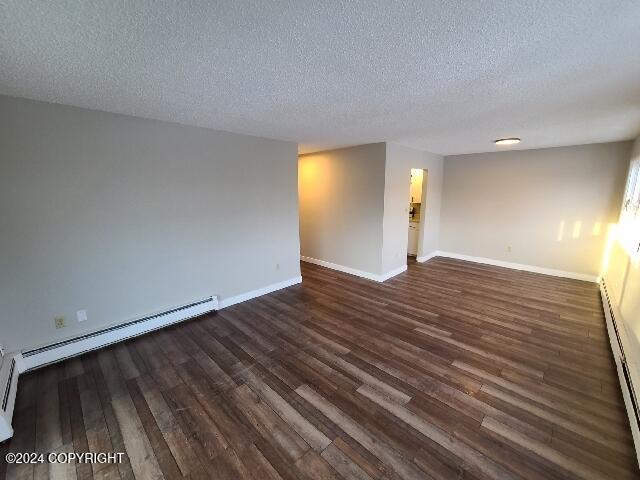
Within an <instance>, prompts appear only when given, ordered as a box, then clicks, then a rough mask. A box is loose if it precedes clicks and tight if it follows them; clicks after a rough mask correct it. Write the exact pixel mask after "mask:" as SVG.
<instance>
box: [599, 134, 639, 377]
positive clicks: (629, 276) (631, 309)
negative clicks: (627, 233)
mask: <svg viewBox="0 0 640 480" xmlns="http://www.w3.org/2000/svg"><path fill="white" fill-rule="evenodd" d="M630 157H631V160H633V159H636V158H639V157H640V137H639V138H638V139H636V141H635V143H634V145H633V150H632V152H631V155H630ZM627 163H629V161H628V160H627ZM606 267H607V268H606V271H605V272H604V275H603V277H604V280H605V282H606V285H607V289H608V291H609V294H610V296H611V298H612V300H613V302H614V304H615V305H616V306H617V307H618V312H619V314H620V315H621V317H622V318H616V320H617V321H618V322H621V323H622V324H623V325H624V329H625V333H626V335H625V337H623V339H624V340H628V344H627V345H625V353H626V355H627V357H628V358H627V360H628V361H629V364H630V366H631V369H632V375H633V381H634V384H635V385H636V386H640V257H638V256H635V257H633V258H632V257H630V256H629V254H628V253H627V252H626V250H625V249H624V247H623V246H622V245H621V244H620V243H619V242H618V241H617V240H616V241H614V242H613V243H612V244H611V249H610V251H609V255H608V258H607V265H606Z"/></svg>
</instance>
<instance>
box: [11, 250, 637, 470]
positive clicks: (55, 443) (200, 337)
mask: <svg viewBox="0 0 640 480" xmlns="http://www.w3.org/2000/svg"><path fill="white" fill-rule="evenodd" d="M302 272H303V278H304V281H303V283H302V285H299V286H295V287H290V288H288V289H285V290H281V291H278V292H275V293H272V294H269V295H266V296H263V297H260V298H258V299H254V300H251V301H249V302H246V303H243V304H239V305H235V306H233V307H230V308H228V309H225V310H222V311H220V312H219V313H217V314H211V315H206V316H203V317H200V318H198V319H195V320H192V321H188V322H185V323H182V324H180V325H176V326H174V327H171V328H168V329H165V330H162V331H158V332H155V333H152V334H149V335H145V336H143V337H139V338H136V339H133V340H131V341H128V342H126V343H123V344H119V345H116V346H113V347H111V348H107V349H103V350H100V351H97V352H93V353H90V354H87V355H84V356H82V357H79V358H75V359H72V360H69V361H66V362H64V363H61V364H57V365H53V366H50V367H47V368H44V369H41V370H38V371H36V372H32V373H29V374H26V375H24V376H23V377H21V379H20V385H19V392H18V399H17V406H16V414H15V417H14V428H15V436H14V437H13V439H12V440H11V441H10V442H7V443H5V444H4V445H3V446H2V447H0V450H2V451H1V452H0V453H1V454H2V456H3V457H4V453H5V452H7V451H15V452H26V451H36V452H73V451H75V452H88V451H90V452H126V455H125V456H124V462H123V463H120V464H110V465H98V464H93V465H91V464H77V465H47V464H43V465H2V466H1V467H0V476H4V474H6V477H7V478H12V479H13V478H18V479H39V478H46V477H51V478H64V479H89V478H109V479H117V478H121V479H130V478H139V479H146V478H153V479H158V478H170V479H174V478H175V479H178V478H192V479H204V478H215V479H244V478H251V479H253V478H257V479H260V480H269V479H274V480H275V479H284V480H298V479H339V478H344V479H359V480H371V479H375V480H382V479H386V480H392V479H447V480H448V479H459V478H465V479H525V478H526V479H577V478H584V479H631V478H638V477H639V475H638V468H637V465H636V460H635V454H634V450H633V445H632V439H631V433H630V430H629V426H628V421H627V418H626V415H625V412H624V409H623V404H622V400H621V395H620V393H619V385H618V380H617V375H616V372H615V367H614V363H613V359H612V357H611V353H610V349H609V345H608V340H607V336H606V331H605V324H604V318H603V313H602V307H601V303H600V299H599V293H598V288H597V286H596V285H595V284H589V283H586V282H580V281H574V280H568V279H561V278H554V277H549V276H544V275H538V274H532V273H526V272H517V271H513V270H507V269H502V268H497V267H491V266H485V265H479V264H474V263H469V262H462V261H458V260H451V259H443V258H435V259H432V260H430V261H429V262H427V263H425V264H415V263H411V264H410V265H409V269H408V271H407V272H406V273H404V274H401V275H399V276H397V277H395V278H393V279H391V280H389V281H387V282H385V283H383V284H377V283H374V282H370V281H367V280H363V279H360V278H357V277H353V276H350V275H346V274H342V273H339V272H335V271H332V270H327V269H325V268H322V267H318V266H314V265H309V264H303V265H302Z"/></svg>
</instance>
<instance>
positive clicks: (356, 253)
mask: <svg viewBox="0 0 640 480" xmlns="http://www.w3.org/2000/svg"><path fill="white" fill-rule="evenodd" d="M385 154H386V153H385V144H384V143H375V144H370V145H361V146H357V147H351V148H341V149H337V150H330V151H325V152H318V153H311V154H307V155H302V156H300V164H299V169H300V175H299V192H300V252H301V255H303V256H305V257H311V258H315V259H318V260H323V261H325V262H331V263H335V264H338V265H341V266H343V267H348V268H353V269H356V270H361V271H364V272H368V273H372V274H376V275H377V274H380V273H381V268H382V218H383V213H384V181H385Z"/></svg>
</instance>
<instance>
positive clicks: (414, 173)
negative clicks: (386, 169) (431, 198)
mask: <svg viewBox="0 0 640 480" xmlns="http://www.w3.org/2000/svg"><path fill="white" fill-rule="evenodd" d="M423 176H424V170H422V169H421V168H412V169H411V191H410V192H409V203H421V202H422V180H423Z"/></svg>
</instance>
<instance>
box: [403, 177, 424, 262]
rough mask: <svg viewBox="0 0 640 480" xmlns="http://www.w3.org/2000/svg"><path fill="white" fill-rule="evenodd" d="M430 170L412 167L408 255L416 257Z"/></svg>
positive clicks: (420, 236)
mask: <svg viewBox="0 0 640 480" xmlns="http://www.w3.org/2000/svg"><path fill="white" fill-rule="evenodd" d="M427 176H428V172H427V170H425V169H422V168H412V169H411V179H410V188H409V199H408V200H409V209H408V212H409V230H408V235H407V256H408V257H411V258H414V259H415V258H416V257H417V256H418V252H419V250H420V247H419V246H420V240H421V238H422V230H423V229H422V225H423V222H424V217H425V213H426V206H425V203H426V197H427V195H426V193H427V188H426V187H427Z"/></svg>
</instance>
